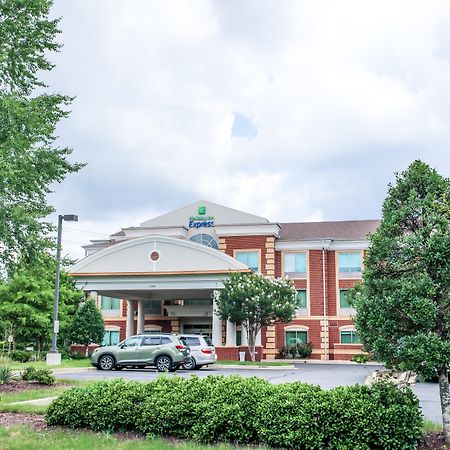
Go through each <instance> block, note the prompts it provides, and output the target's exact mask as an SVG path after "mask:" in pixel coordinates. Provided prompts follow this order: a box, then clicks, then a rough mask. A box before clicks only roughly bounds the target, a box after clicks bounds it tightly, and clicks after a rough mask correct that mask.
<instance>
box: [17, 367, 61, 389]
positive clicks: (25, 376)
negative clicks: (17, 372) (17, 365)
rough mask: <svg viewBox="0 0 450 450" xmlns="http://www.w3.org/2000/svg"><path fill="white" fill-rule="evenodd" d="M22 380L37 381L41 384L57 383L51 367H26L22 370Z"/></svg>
mask: <svg viewBox="0 0 450 450" xmlns="http://www.w3.org/2000/svg"><path fill="white" fill-rule="evenodd" d="M22 380H25V381H37V382H38V383H40V384H47V385H51V384H54V383H55V377H54V376H53V375H52V371H51V370H50V369H35V368H34V367H26V368H25V370H24V371H23V372H22Z"/></svg>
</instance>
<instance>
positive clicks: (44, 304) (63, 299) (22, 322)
mask: <svg viewBox="0 0 450 450" xmlns="http://www.w3.org/2000/svg"><path fill="white" fill-rule="evenodd" d="M54 289H55V261H54V260H53V258H51V257H50V256H49V255H41V256H40V258H39V264H38V265H35V266H28V267H21V268H18V269H17V270H16V271H15V273H14V274H13V275H12V276H11V278H10V279H9V280H8V281H4V282H0V299H1V301H0V316H1V317H2V318H3V320H4V321H7V322H9V323H10V324H11V325H12V327H13V329H14V338H15V341H16V342H35V343H36V345H37V350H38V351H41V350H43V349H44V348H45V347H46V346H47V345H48V343H49V341H50V338H51V335H52V329H53V327H52V323H53V302H54ZM82 297H83V293H82V292H81V291H80V290H78V289H76V288H75V285H74V281H73V279H71V278H70V277H69V275H68V274H67V273H65V272H61V279H60V296H59V314H58V317H59V322H60V333H61V334H62V335H64V334H65V333H67V330H68V327H69V324H70V321H71V319H72V316H73V314H74V311H75V307H76V305H77V304H78V302H79V301H80V299H81V298H82Z"/></svg>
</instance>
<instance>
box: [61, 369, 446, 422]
mask: <svg viewBox="0 0 450 450" xmlns="http://www.w3.org/2000/svg"><path fill="white" fill-rule="evenodd" d="M379 368H381V366H374V365H370V366H366V365H353V364H352V365H349V364H326V363H323V364H295V365H294V367H293V368H284V367H282V366H278V367H273V368H267V369H266V368H251V367H250V366H249V367H248V368H247V367H240V368H223V367H222V368H218V367H214V366H212V367H203V368H202V369H200V370H193V371H187V370H178V371H177V372H176V373H175V374H172V373H167V374H163V376H181V377H190V376H191V375H193V374H195V375H198V376H199V377H207V376H208V375H225V376H228V375H233V374H235V375H240V376H243V377H252V376H257V377H260V378H264V379H266V380H268V381H270V382H271V383H276V384H278V383H292V382H295V381H301V382H304V383H310V384H317V385H319V386H321V387H322V388H323V389H331V388H334V387H337V386H348V385H352V384H363V383H364V380H365V379H366V377H367V376H368V375H369V374H371V373H372V372H373V371H375V370H377V369H379ZM58 372H59V371H58ZM58 372H57V375H56V376H57V377H58V378H65V379H77V380H110V379H114V378H123V379H125V380H135V381H151V380H154V379H155V378H157V377H158V376H161V374H160V373H158V372H157V371H156V370H155V369H124V370H121V371H110V372H105V371H100V370H84V371H70V369H65V370H64V371H63V372H64V373H58ZM412 389H413V391H414V392H415V394H416V395H417V397H418V398H419V400H420V405H421V407H422V412H423V414H424V416H425V417H426V418H428V419H431V420H433V421H434V422H441V421H442V417H441V409H440V401H439V387H438V385H437V383H417V384H416V385H414V386H413V387H412Z"/></svg>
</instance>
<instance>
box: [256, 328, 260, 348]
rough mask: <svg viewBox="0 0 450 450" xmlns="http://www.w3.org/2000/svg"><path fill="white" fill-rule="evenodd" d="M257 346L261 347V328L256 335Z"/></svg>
mask: <svg viewBox="0 0 450 450" xmlns="http://www.w3.org/2000/svg"><path fill="white" fill-rule="evenodd" d="M255 347H261V330H259V333H258V334H257V335H256V340H255Z"/></svg>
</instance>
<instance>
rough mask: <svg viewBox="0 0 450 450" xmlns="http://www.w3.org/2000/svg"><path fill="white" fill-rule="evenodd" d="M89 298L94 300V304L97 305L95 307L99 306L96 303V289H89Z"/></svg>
mask: <svg viewBox="0 0 450 450" xmlns="http://www.w3.org/2000/svg"><path fill="white" fill-rule="evenodd" d="M89 298H92V300H94V302H95V306H97V307H99V306H100V305H99V304H98V292H97V291H90V292H89Z"/></svg>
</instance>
